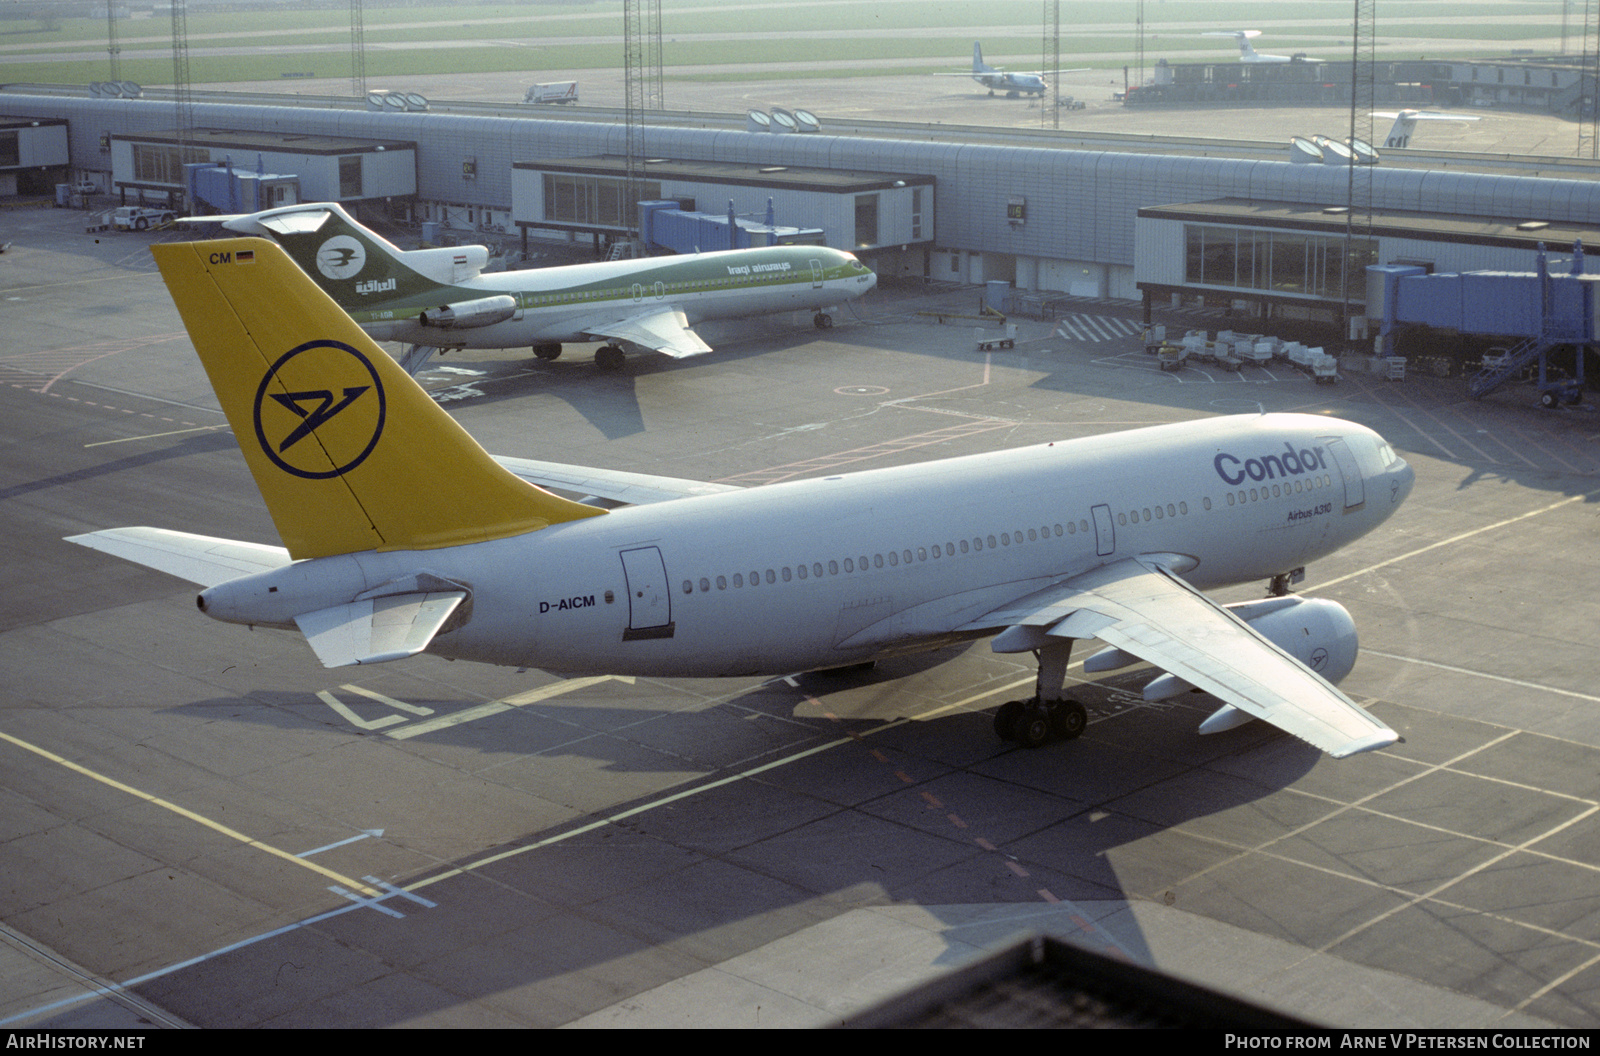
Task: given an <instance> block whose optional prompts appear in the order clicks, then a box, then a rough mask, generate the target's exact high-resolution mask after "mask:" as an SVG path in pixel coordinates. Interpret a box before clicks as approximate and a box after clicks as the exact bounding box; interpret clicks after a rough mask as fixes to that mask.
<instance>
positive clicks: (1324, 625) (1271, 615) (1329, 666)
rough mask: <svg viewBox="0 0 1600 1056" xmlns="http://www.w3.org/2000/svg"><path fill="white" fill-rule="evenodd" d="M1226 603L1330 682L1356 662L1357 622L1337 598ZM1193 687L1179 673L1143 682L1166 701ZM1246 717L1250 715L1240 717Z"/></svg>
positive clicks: (1092, 666)
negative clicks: (1335, 599) (1334, 599)
mask: <svg viewBox="0 0 1600 1056" xmlns="http://www.w3.org/2000/svg"><path fill="white" fill-rule="evenodd" d="M1223 607H1224V608H1225V609H1227V610H1228V611H1229V612H1231V613H1232V614H1233V615H1235V616H1237V617H1239V619H1241V620H1243V621H1244V622H1245V623H1248V624H1249V625H1250V627H1251V629H1252V630H1254V631H1255V632H1256V633H1258V634H1260V635H1261V636H1262V637H1263V638H1265V639H1267V640H1268V641H1269V642H1271V643H1272V644H1273V645H1276V646H1277V647H1278V648H1280V649H1282V650H1283V651H1284V652H1286V653H1288V654H1289V655H1290V656H1292V657H1294V658H1295V659H1296V660H1298V661H1300V662H1301V663H1302V664H1304V665H1306V666H1307V667H1309V668H1310V669H1311V670H1313V671H1315V672H1316V673H1317V674H1319V675H1321V676H1322V677H1323V678H1325V679H1327V680H1328V681H1329V682H1332V683H1334V684H1338V682H1339V681H1340V680H1341V679H1343V678H1344V676H1346V675H1348V674H1349V673H1350V672H1351V670H1352V669H1353V668H1354V667H1355V666H1356V653H1357V652H1358V651H1359V650H1360V647H1361V643H1360V641H1359V639H1358V637H1357V635H1356V623H1355V621H1354V620H1353V619H1351V618H1350V613H1349V612H1347V611H1346V610H1345V607H1344V606H1343V605H1340V604H1339V603H1338V602H1336V601H1329V600H1328V599H1326V598H1301V597H1296V596H1294V595H1289V596H1286V597H1281V598H1263V599H1262V600H1260V601H1240V602H1235V603H1234V604H1232V605H1225V606H1223ZM1138 659H1139V658H1138V657H1136V656H1134V655H1132V654H1131V653H1125V652H1123V651H1122V650H1120V649H1104V650H1101V651H1100V652H1098V653H1096V654H1094V655H1093V656H1091V657H1089V659H1087V660H1086V661H1084V664H1083V669H1084V671H1086V672H1090V673H1092V672H1097V671H1112V670H1116V669H1117V668H1119V667H1126V666H1127V665H1129V664H1132V663H1137V662H1138ZM1193 688H1194V687H1193V686H1192V685H1191V684H1190V683H1188V682H1186V681H1184V680H1183V679H1181V678H1179V677H1178V676H1176V675H1170V674H1169V675H1159V676H1157V677H1156V678H1154V679H1152V680H1151V682H1150V684H1149V685H1147V686H1145V688H1144V698H1145V699H1146V700H1166V699H1167V698H1169V697H1175V696H1177V695H1178V694H1180V693H1186V692H1188V691H1189V690H1191V689H1193ZM1225 710H1229V711H1231V710H1232V709H1225ZM1240 714H1241V716H1242V715H1243V713H1240ZM1245 718H1248V716H1243V717H1242V718H1241V719H1240V721H1244V719H1245Z"/></svg>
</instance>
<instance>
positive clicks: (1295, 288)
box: [1184, 224, 1378, 301]
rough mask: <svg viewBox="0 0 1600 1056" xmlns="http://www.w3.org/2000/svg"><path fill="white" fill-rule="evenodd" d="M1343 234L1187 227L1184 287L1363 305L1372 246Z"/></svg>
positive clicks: (1374, 256)
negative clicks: (1265, 292)
mask: <svg viewBox="0 0 1600 1056" xmlns="http://www.w3.org/2000/svg"><path fill="white" fill-rule="evenodd" d="M1346 252H1347V249H1346V239H1345V238H1344V236H1343V235H1314V234H1305V233H1301V232H1296V231H1269V230H1254V229H1251V228H1242V227H1217V226H1211V225H1205V224H1189V225H1186V226H1185V228H1184V282H1185V283H1186V284H1187V285H1191V286H1215V287H1220V288H1224V289H1237V290H1269V291H1272V292H1275V293H1286V294H1297V295H1300V296H1305V297H1315V298H1320V299H1325V300H1336V301H1342V300H1344V298H1345V293H1346V283H1347V282H1348V289H1349V294H1350V296H1351V297H1352V298H1353V299H1354V300H1357V301H1365V300H1366V292H1367V291H1366V269H1367V266H1368V265H1369V264H1376V263H1377V261H1378V253H1377V243H1376V242H1375V241H1373V240H1371V239H1354V240H1351V241H1349V248H1348V253H1349V256H1350V260H1349V261H1348V262H1347V261H1346V259H1345V257H1346Z"/></svg>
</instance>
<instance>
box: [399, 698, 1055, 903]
mask: <svg viewBox="0 0 1600 1056" xmlns="http://www.w3.org/2000/svg"><path fill="white" fill-rule="evenodd" d="M1034 681H1035V676H1033V675H1029V676H1028V677H1027V678H1019V679H1017V680H1016V681H1015V682H1008V683H1006V684H1005V685H1000V686H991V687H990V688H988V689H986V690H984V691H983V692H981V693H975V694H973V695H972V696H970V697H967V698H965V699H963V700H958V701H954V702H952V703H950V704H943V705H940V706H939V707H937V708H930V709H929V710H927V711H924V712H919V713H918V714H916V715H911V716H907V717H905V718H901V719H895V720H894V721H893V722H886V723H884V724H883V725H882V726H879V727H876V728H875V729H872V730H868V731H867V732H865V733H861V734H856V733H852V734H847V735H845V736H843V737H837V738H835V739H833V740H831V741H824V742H823V743H822V744H816V745H812V746H811V747H810V748H806V749H804V750H802V751H799V752H796V753H794V754H793V755H786V756H784V757H783V758H781V759H774V760H772V761H771V762H769V763H762V764H761V765H760V766H753V767H751V768H750V769H748V770H741V771H739V772H738V773H736V774H729V775H728V776H727V777H722V778H718V779H717V780H715V781H711V782H708V783H706V784H697V785H695V786H694V787H693V788H685V789H682V790H681V791H678V792H674V793H672V794H670V795H667V796H664V797H662V798H660V799H655V800H651V801H650V802H649V803H641V804H640V805H639V806H637V807H629V808H628V809H627V810H622V811H618V812H617V813H615V814H610V815H607V816H606V817H604V818H597V819H596V820H594V821H591V822H589V823H588V824H587V825H580V826H578V827H577V828H575V829H569V830H568V831H566V832H563V833H559V834H558V835H555V836H549V837H546V838H545V839H542V840H537V841H535V842H533V843H530V844H525V845H524V846H521V847H512V848H511V849H509V850H505V851H500V852H498V853H496V854H491V855H489V856H488V857H486V858H480V859H478V860H477V861H475V862H469V863H468V864H466V865H463V866H459V867H457V868H455V869H448V870H446V871H445V872H442V873H439V874H437V875H435V876H430V877H427V878H426V879H423V880H418V881H417V882H416V883H412V884H407V885H405V887H404V888H402V890H405V891H416V890H419V889H421V888H424V887H430V886H432V885H434V884H437V883H439V882H440V881H441V880H449V879H451V878H452V877H457V876H465V875H467V874H469V873H472V872H474V871H475V870H478V869H482V868H483V867H485V866H488V865H493V864H494V863H495V862H501V861H504V860H506V859H507V858H514V857H516V856H517V855H519V854H526V853H528V852H529V851H537V850H540V849H541V848H544V847H549V846H551V845H552V844H557V843H560V842H562V841H563V840H569V839H571V838H572V837H574V836H581V835H583V834H584V833H586V832H593V831H595V830H596V829H603V828H605V827H606V826H607V825H611V824H614V823H616V822H618V821H621V820H623V819H625V818H631V817H635V816H636V815H639V814H645V813H648V812H649V811H652V810H656V809H658V808H660V807H664V806H667V805H668V804H671V803H677V802H680V801H682V800H685V799H689V798H691V797H694V796H698V795H699V794H700V793H702V792H709V791H711V790H712V789H716V788H722V787H723V786H725V785H731V784H735V783H736V782H739V781H744V780H747V779H748V778H752V777H756V776H758V775H760V774H764V773H766V772H767V771H768V770H776V769H778V768H779V767H781V766H788V765H789V764H790V763H797V762H799V761H800V760H802V759H809V758H811V757H812V756H813V755H819V754H821V753H822V752H826V751H828V750H830V749H833V748H838V747H839V746H840V745H845V744H851V743H853V742H856V741H859V740H861V739H862V738H863V737H871V736H873V735H874V734H878V733H883V732H884V731H886V730H892V729H896V728H898V727H900V726H904V725H905V724H906V723H908V722H918V721H921V720H923V719H927V718H931V717H932V716H934V715H939V714H942V713H944V712H946V711H950V710H952V709H955V708H963V707H966V706H967V705H968V704H972V703H975V702H977V701H980V700H983V699H984V698H985V697H992V696H995V695H997V694H1000V693H1006V692H1009V691H1010V690H1013V689H1015V688H1017V687H1018V686H1026V685H1032V684H1033V683H1034ZM535 692H537V691H535ZM511 699H515V698H511Z"/></svg>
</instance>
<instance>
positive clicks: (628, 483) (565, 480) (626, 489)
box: [494, 455, 742, 506]
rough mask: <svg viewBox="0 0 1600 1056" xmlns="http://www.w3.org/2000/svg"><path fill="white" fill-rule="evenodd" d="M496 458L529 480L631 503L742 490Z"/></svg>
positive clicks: (551, 463)
mask: <svg viewBox="0 0 1600 1056" xmlns="http://www.w3.org/2000/svg"><path fill="white" fill-rule="evenodd" d="M494 460H495V461H496V462H498V463H500V464H501V465H502V466H504V467H505V468H506V469H509V470H510V471H511V472H513V473H515V474H516V475H517V476H519V477H521V478H522V479H523V480H525V481H527V482H528V483H529V484H536V485H538V486H539V487H541V488H552V489H555V490H557V491H566V492H575V493H577V494H579V495H585V496H591V497H594V498H599V499H608V500H610V501H612V502H619V503H626V504H627V505H630V506H643V505H645V504H646V503H651V502H667V501H668V500H670V499H685V498H688V497H690V496H692V495H716V494H719V493H721V492H724V491H740V490H742V489H740V488H738V487H736V486H734V485H732V484H708V483H706V482H705V481H700V480H687V479H685V478H682V477H658V476H655V475H653V474H650V473H626V472H623V471H621V470H610V469H591V468H589V467H588V466H569V465H564V464H562V463H560V462H540V461H537V460H535V459H530V458H507V457H505V456H503V455H496V456H494Z"/></svg>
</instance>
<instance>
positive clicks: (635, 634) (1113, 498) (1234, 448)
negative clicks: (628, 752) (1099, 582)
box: [207, 415, 1412, 676]
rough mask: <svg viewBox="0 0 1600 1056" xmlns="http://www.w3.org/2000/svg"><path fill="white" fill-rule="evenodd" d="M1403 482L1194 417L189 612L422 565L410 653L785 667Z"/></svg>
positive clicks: (312, 579)
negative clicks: (449, 608)
mask: <svg viewBox="0 0 1600 1056" xmlns="http://www.w3.org/2000/svg"><path fill="white" fill-rule="evenodd" d="M1411 480H1412V471H1411V469H1410V467H1409V466H1408V465H1407V464H1406V463H1405V462H1404V461H1403V460H1401V459H1399V458H1398V457H1397V456H1395V455H1394V453H1393V452H1392V450H1391V449H1390V448H1389V446H1388V445H1387V444H1386V443H1385V442H1384V441H1383V440H1382V438H1381V437H1379V436H1378V435H1377V434H1375V433H1373V432H1371V431H1370V430H1368V429H1366V428H1364V427H1362V426H1359V425H1355V424H1352V423H1349V422H1344V421H1340V420H1337V419H1327V418H1319V417H1312V416H1309V415H1261V416H1249V417H1233V418H1216V419H1207V420H1202V421H1196V422H1189V423H1183V424H1177V425H1168V426H1157V427H1152V428H1148V429H1141V430H1135V431H1132V432H1124V433H1115V434H1107V435H1104V436H1097V437H1091V438H1087V439H1081V440H1071V441H1064V442H1058V443H1054V444H1044V445H1039V446H1035V447H1028V448H1023V449H1020V450H1013V451H1000V452H994V453H990V454H982V455H974V456H967V457H962V458H954V459H948V460H944V461H937V462H928V463H923V464H919V465H912V466H904V467H898V468H891V469H882V470H872V471H868V472H861V473H854V474H847V475H841V476H834V477H827V478H823V479H814V480H805V481H798V482H793V483H784V484H776V485H771V486H767V487H760V488H754V489H749V490H745V491H736V492H727V493H722V494H714V495H706V496H699V497H693V498H684V499H677V500H673V501H669V502H664V503H658V504H653V505H645V506H635V507H628V508H624V509H619V510H614V511H612V512H610V513H608V514H606V515H605V516H601V517H593V518H588V519H584V520H579V521H573V522H568V523H564V524H558V525H555V526H552V527H549V528H545V529H542V530H540V531H535V532H531V533H528V534H525V535H521V536H516V537H512V538H507V539H501V540H498V541H491V542H481V543H475V544H472V545H468V546H459V547H452V548H445V549H439V550H429V551H405V552H395V553H377V552H367V553H361V554H352V555H346V556H343V557H335V558H322V559H317V560H315V561H301V562H296V563H295V564H293V565H290V566H288V567H287V568H283V569H279V570H276V571H273V572H270V573H263V574H261V575H258V576H252V577H248V578H247V579H244V580H235V581H232V582H230V583H227V584H223V585H222V586H221V587H217V588H212V590H211V591H208V592H207V594H208V595H210V596H212V598H213V603H212V604H211V605H210V606H209V607H208V608H207V611H208V612H209V613H210V614H212V615H214V616H217V617H218V618H221V619H228V620H231V621H234V622H249V623H263V624H277V625H286V624H288V623H289V621H290V620H292V617H293V616H294V615H295V614H296V613H298V612H303V611H307V608H308V607H322V606H324V605H333V604H341V603H343V602H344V601H346V600H348V599H349V598H351V597H353V596H354V595H355V594H356V593H359V592H360V591H361V590H365V589H370V588H371V587H372V586H374V585H375V584H378V583H383V582H386V581H388V580H391V579H393V578H395V577H396V576H400V575H405V574H410V573H414V572H418V571H426V572H428V573H431V574H433V575H436V576H438V577H441V578H443V579H447V580H451V581H454V582H457V583H461V584H464V585H466V586H467V587H468V588H469V589H470V591H471V594H472V600H471V615H470V618H469V619H467V621H466V622H465V623H464V624H463V625H462V626H460V627H459V628H457V629H455V630H451V631H448V632H446V633H443V634H441V635H440V636H439V637H437V638H436V639H435V640H434V641H433V644H432V645H431V646H430V647H429V651H430V652H433V653H436V654H439V655H441V656H447V657H452V658H460V659H469V660H479V661H486V662H491V663H498V664H507V665H516V666H528V667H539V668H543V669H546V670H551V671H556V672H565V673H574V674H576V673H585V672H589V673H613V674H638V675H674V676H720V675H756V674H763V673H785V672H790V671H797V670H808V669H814V668H820V667H829V666H839V665H844V664H850V663H856V662H860V661H863V660H868V659H872V658H875V657H879V656H885V655H892V654H894V653H896V652H903V651H912V650H919V649H926V648H930V647H934V646H937V645H939V644H942V643H945V642H950V641H957V640H961V639H963V638H970V637H975V636H977V635H978V634H979V633H983V632H978V631H971V630H968V631H963V630H962V628H963V627H964V626H965V625H966V624H968V623H970V622H972V621H975V620H978V619H979V617H981V616H983V615H984V614H985V613H987V612H990V611H992V610H994V609H996V608H998V607H1000V606H1003V605H1005V604H1006V603H1008V602H1012V601H1014V600H1016V599H1018V598H1021V597H1023V596H1025V595H1027V594H1029V593H1031V592H1033V591H1035V590H1039V589H1042V588H1044V587H1046V586H1049V585H1051V584H1054V583H1058V582H1060V581H1061V580H1063V579H1065V578H1067V577H1071V576H1074V575H1077V574H1080V573H1082V572H1085V571H1088V570H1090V569H1092V568H1094V567H1096V566H1099V565H1104V564H1107V563H1109V562H1113V561H1118V560H1122V559H1124V558H1128V557H1132V556H1134V555H1151V554H1166V555H1177V556H1176V557H1174V558H1172V559H1171V562H1170V563H1171V565H1172V567H1173V568H1174V569H1175V570H1176V571H1179V572H1180V573H1181V574H1182V575H1183V576H1184V578H1185V579H1186V580H1188V581H1189V582H1190V583H1192V584H1194V585H1195V586H1196V587H1199V588H1202V589H1207V588H1214V587H1218V586H1223V585H1227V584H1233V583H1240V582H1246V581H1250V580H1256V579H1261V580H1265V579H1267V578H1268V577H1271V576H1273V575H1276V574H1279V573H1283V572H1288V571H1291V570H1293V569H1295V568H1298V567H1301V566H1303V565H1305V564H1306V563H1307V562H1308V561H1311V560H1313V559H1316V558H1318V557H1322V556H1324V555H1326V554H1329V553H1332V552H1333V551H1335V550H1337V549H1339V548H1340V547H1341V546H1343V545H1345V544H1347V543H1349V542H1350V541H1352V540H1353V539H1355V538H1357V537H1359V536H1361V535H1363V534H1365V533H1366V532H1368V531H1370V530H1371V529H1372V528H1373V527H1375V526H1376V525H1377V524H1379V523H1381V522H1382V521H1383V520H1384V519H1386V518H1387V517H1388V516H1389V515H1390V514H1391V513H1392V512H1393V511H1394V510H1395V509H1396V508H1398V506H1399V504H1400V502H1401V501H1403V500H1404V498H1405V496H1406V495H1407V494H1408V493H1409V491H1410V487H1411ZM268 586H273V587H277V588H280V589H278V590H275V591H274V592H273V593H272V594H271V596H270V597H269V595H268V593H267V587H268Z"/></svg>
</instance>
